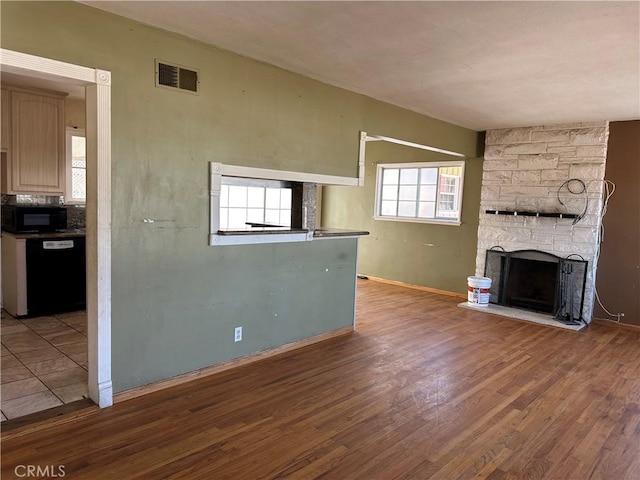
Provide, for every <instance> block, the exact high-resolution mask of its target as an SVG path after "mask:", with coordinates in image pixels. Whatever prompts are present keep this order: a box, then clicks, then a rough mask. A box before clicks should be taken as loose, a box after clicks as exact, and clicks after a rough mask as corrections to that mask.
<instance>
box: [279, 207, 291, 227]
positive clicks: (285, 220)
mask: <svg viewBox="0 0 640 480" xmlns="http://www.w3.org/2000/svg"><path fill="white" fill-rule="evenodd" d="M280 225H282V226H283V227H290V226H291V210H280Z"/></svg>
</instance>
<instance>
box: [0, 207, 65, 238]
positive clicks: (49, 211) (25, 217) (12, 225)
mask: <svg viewBox="0 0 640 480" xmlns="http://www.w3.org/2000/svg"><path fill="white" fill-rule="evenodd" d="M65 228H67V209H66V208H64V207H52V206H31V205H3V206H2V229H3V230H5V231H7V232H12V233H20V232H55V231H56V230H64V229H65Z"/></svg>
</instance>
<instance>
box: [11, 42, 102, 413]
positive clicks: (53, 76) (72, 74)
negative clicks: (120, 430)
mask: <svg viewBox="0 0 640 480" xmlns="http://www.w3.org/2000/svg"><path fill="white" fill-rule="evenodd" d="M0 69H1V70H2V71H3V72H10V73H15V74H18V75H23V76H26V77H32V78H41V79H46V80H53V81H57V82H63V83H67V84H71V85H79V86H82V87H85V88H86V103H87V106H86V114H87V125H86V136H87V207H86V208H87V210H86V211H87V322H88V332H87V337H88V361H89V385H88V386H89V396H90V397H91V399H92V400H93V401H94V402H96V403H97V404H98V405H99V406H100V407H101V408H103V407H108V406H110V405H112V404H113V387H112V380H111V73H110V72H108V71H105V70H99V69H95V68H89V67H83V66H80V65H73V64H70V63H65V62H60V61H57V60H52V59H48V58H42V57H38V56H35V55H28V54H25V53H21V52H15V51H12V50H6V49H3V48H0Z"/></svg>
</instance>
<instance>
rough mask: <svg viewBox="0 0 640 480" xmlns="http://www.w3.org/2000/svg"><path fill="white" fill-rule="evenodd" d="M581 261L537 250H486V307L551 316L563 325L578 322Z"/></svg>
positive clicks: (584, 270) (582, 277)
mask: <svg viewBox="0 0 640 480" xmlns="http://www.w3.org/2000/svg"><path fill="white" fill-rule="evenodd" d="M587 265H588V262H587V261H585V260H574V259H569V258H561V257H558V256H556V255H552V254H550V253H546V252H541V251H539V250H518V251H515V252H505V251H500V250H487V259H486V262H485V270H484V275H485V277H488V278H490V279H491V280H492V282H491V295H490V297H489V302H490V303H495V304H498V305H505V306H509V307H515V308H522V309H525V310H531V311H534V312H543V313H550V314H552V315H553V316H554V317H555V318H556V319H557V320H559V321H562V322H565V323H574V324H575V323H576V322H579V321H580V320H581V319H582V307H583V304H584V290H585V284H586V278H587Z"/></svg>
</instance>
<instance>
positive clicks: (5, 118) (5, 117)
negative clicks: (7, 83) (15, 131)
mask: <svg viewBox="0 0 640 480" xmlns="http://www.w3.org/2000/svg"><path fill="white" fill-rule="evenodd" d="M0 108H2V112H1V113H2V122H1V123H2V131H1V132H0V135H1V138H0V144H1V145H0V148H1V149H2V151H3V152H6V151H7V150H8V149H9V142H10V137H11V133H10V132H11V129H10V128H9V124H10V122H11V116H10V114H9V112H10V111H11V94H10V93H9V90H7V89H6V88H3V89H2V105H1V106H0Z"/></svg>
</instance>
